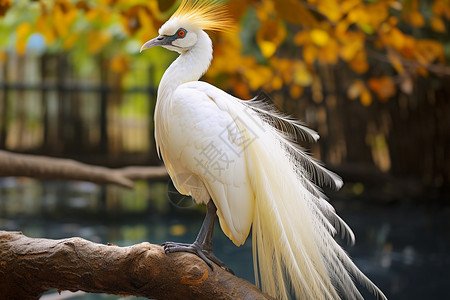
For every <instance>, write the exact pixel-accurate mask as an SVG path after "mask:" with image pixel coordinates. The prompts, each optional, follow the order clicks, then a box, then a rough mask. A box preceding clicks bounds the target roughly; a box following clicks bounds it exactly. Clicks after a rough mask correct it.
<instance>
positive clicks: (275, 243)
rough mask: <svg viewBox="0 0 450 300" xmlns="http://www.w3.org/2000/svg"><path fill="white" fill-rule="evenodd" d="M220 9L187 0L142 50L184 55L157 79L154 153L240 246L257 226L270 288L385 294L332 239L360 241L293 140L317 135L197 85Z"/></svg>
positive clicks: (326, 179)
mask: <svg viewBox="0 0 450 300" xmlns="http://www.w3.org/2000/svg"><path fill="white" fill-rule="evenodd" d="M221 9H222V6H221V5H220V4H218V3H217V2H216V1H183V2H182V4H181V7H180V9H179V10H178V11H177V12H176V13H175V14H174V16H173V17H172V18H171V19H170V20H169V21H168V22H167V23H165V24H164V25H163V26H162V27H161V29H160V32H159V33H160V36H159V37H158V38H156V39H154V40H151V41H149V42H147V43H146V44H144V46H143V47H142V49H141V50H143V49H147V48H150V47H153V46H156V45H161V46H163V47H165V48H168V49H170V50H174V51H177V52H179V53H180V56H179V57H178V58H177V60H175V61H174V62H173V63H172V65H171V66H170V67H169V68H168V69H167V71H166V72H165V74H164V76H163V78H162V80H161V83H160V86H159V89H158V98H157V104H156V108H155V138H156V142H157V147H158V153H159V154H160V155H161V157H162V159H163V160H164V163H165V165H166V167H167V170H168V172H169V175H170V177H171V178H172V180H173V182H174V185H175V187H176V188H177V190H178V191H179V192H180V193H182V194H185V195H191V196H193V198H194V199H195V200H196V201H197V202H198V203H205V204H207V203H208V202H209V201H210V199H211V200H212V201H213V203H214V204H215V206H216V207H217V215H218V217H219V222H220V225H221V228H222V230H223V232H224V233H225V234H226V235H227V236H228V237H229V238H230V239H231V240H232V241H233V242H234V243H235V244H236V245H237V246H239V245H242V244H243V243H244V242H245V240H246V238H247V236H248V235H249V232H250V228H251V227H252V228H253V229H252V232H253V237H252V241H253V254H254V255H253V256H254V266H255V277H256V282H257V283H258V284H261V286H262V289H263V290H264V291H265V292H267V293H268V294H270V295H272V296H274V297H276V298H278V299H290V298H291V297H293V298H297V299H339V298H340V297H342V298H345V299H361V298H362V297H361V295H360V293H359V292H358V290H357V289H356V287H355V285H354V283H353V279H354V280H356V281H357V282H359V283H361V284H362V285H363V286H365V287H366V288H368V289H369V290H371V291H372V292H373V293H375V294H376V295H377V296H379V297H380V298H383V299H385V296H384V295H383V293H382V292H381V291H380V290H379V289H378V288H377V287H376V286H375V285H374V284H373V283H372V282H371V281H370V280H369V279H367V277H365V275H364V274H363V273H362V272H361V271H360V270H359V269H358V268H357V267H356V266H355V265H354V263H353V262H352V261H351V260H350V258H349V257H348V256H347V254H346V253H345V252H344V250H342V248H341V247H340V246H339V245H338V244H337V243H336V241H335V240H334V238H333V236H334V235H335V234H336V233H338V232H340V233H341V234H342V236H343V237H347V238H348V239H349V241H350V242H351V243H353V242H354V235H353V233H352V231H351V230H350V228H349V227H348V226H347V225H346V224H345V222H344V221H342V219H341V218H339V217H338V216H337V215H336V213H335V211H334V209H333V207H332V206H331V205H330V204H329V203H328V202H327V201H326V199H325V196H324V195H323V194H322V192H321V191H320V189H319V188H318V187H317V186H316V183H317V184H329V185H330V186H332V187H336V188H339V187H341V186H342V180H341V178H340V177H339V176H337V175H336V174H334V173H332V172H330V171H328V170H326V169H325V168H324V167H323V166H322V165H320V163H318V162H317V161H315V160H314V159H312V158H311V157H309V156H308V155H307V154H305V152H304V151H303V150H302V149H300V148H299V147H298V146H297V145H296V143H295V141H296V139H297V137H301V138H304V139H309V140H317V139H318V135H317V133H316V132H314V131H313V130H311V129H309V128H307V127H305V126H304V125H303V124H301V123H299V122H296V121H294V120H292V119H289V118H287V117H285V116H283V115H280V114H278V113H277V112H276V111H275V110H274V109H273V108H272V107H271V105H269V104H268V103H267V102H266V101H263V100H261V99H254V100H249V101H244V100H240V99H238V98H235V97H233V96H231V95H229V94H227V93H225V92H224V91H222V90H220V89H218V88H216V87H214V86H212V85H210V84H208V83H205V82H201V81H198V79H199V78H200V77H201V76H202V74H203V73H204V72H206V70H207V69H208V67H209V64H210V62H211V59H212V45H211V40H210V38H209V37H208V35H207V34H206V33H205V32H204V31H203V29H218V28H215V27H214V26H216V27H218V25H217V23H215V22H211V21H214V18H216V19H217V18H218V19H220V20H222V22H223V12H222V10H221ZM211 14H212V16H211ZM221 18H222V19H221ZM220 20H219V21H220ZM219 23H220V22H219ZM212 24H213V25H212ZM181 31H182V32H181ZM169 248H170V247H169ZM169 250H170V249H169ZM169 252H171V251H169Z"/></svg>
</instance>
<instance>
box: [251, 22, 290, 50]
mask: <svg viewBox="0 0 450 300" xmlns="http://www.w3.org/2000/svg"><path fill="white" fill-rule="evenodd" d="M285 38H286V28H284V25H283V23H281V22H279V21H278V20H276V19H272V18H270V19H267V20H266V21H264V22H263V24H262V25H261V27H260V29H259V30H258V33H257V34H256V42H257V43H258V46H259V48H260V49H261V52H262V54H263V55H264V56H265V57H271V56H272V55H273V54H274V53H275V51H276V50H277V47H278V46H279V45H280V44H281V42H283V41H284V39H285Z"/></svg>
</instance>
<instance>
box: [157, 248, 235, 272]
mask: <svg viewBox="0 0 450 300" xmlns="http://www.w3.org/2000/svg"><path fill="white" fill-rule="evenodd" d="M161 246H163V247H164V252H165V253H174V252H189V253H193V254H195V255H197V256H198V257H200V258H201V259H202V260H203V261H204V262H205V263H206V264H207V265H208V266H209V267H210V268H211V270H214V267H213V264H212V262H214V263H216V264H217V265H218V266H219V267H221V268H222V269H224V270H225V271H227V272H230V273H231V274H233V275H234V272H233V270H231V269H230V268H228V267H227V266H226V265H225V263H224V262H222V261H221V260H220V259H218V258H217V257H216V256H215V255H214V253H213V252H212V251H210V250H205V249H204V248H203V246H202V245H200V244H199V243H197V242H194V243H193V244H184V243H175V242H165V243H163V244H162V245H161Z"/></svg>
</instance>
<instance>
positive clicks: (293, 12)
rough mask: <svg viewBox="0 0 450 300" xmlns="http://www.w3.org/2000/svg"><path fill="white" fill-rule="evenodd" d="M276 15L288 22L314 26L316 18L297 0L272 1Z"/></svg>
mask: <svg viewBox="0 0 450 300" xmlns="http://www.w3.org/2000/svg"><path fill="white" fill-rule="evenodd" d="M271 2H272V1H271ZM273 4H274V6H275V9H276V12H277V15H278V16H279V17H280V18H282V19H283V20H286V21H288V22H290V23H293V24H297V25H304V26H315V25H316V24H317V20H316V18H315V17H314V16H313V14H311V12H310V11H309V10H308V9H307V8H306V7H305V6H304V5H303V4H302V3H301V1H298V0H282V1H273Z"/></svg>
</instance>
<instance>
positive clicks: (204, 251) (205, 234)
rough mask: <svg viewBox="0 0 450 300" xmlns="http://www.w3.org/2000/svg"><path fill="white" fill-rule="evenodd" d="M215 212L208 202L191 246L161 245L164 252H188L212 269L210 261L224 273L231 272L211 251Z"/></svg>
mask: <svg viewBox="0 0 450 300" xmlns="http://www.w3.org/2000/svg"><path fill="white" fill-rule="evenodd" d="M216 211H217V208H216V206H215V205H214V202H212V200H210V201H209V202H208V204H207V205H206V216H205V219H204V220H203V224H202V227H201V228H200V231H199V233H198V235H197V238H196V239H195V241H194V243H192V244H183V243H174V242H166V243H164V244H162V246H164V252H166V253H172V252H190V253H193V254H196V255H197V256H198V257H200V258H201V259H203V261H204V262H205V263H206V264H207V265H208V266H209V267H210V268H211V269H213V264H212V262H211V261H213V262H215V263H216V264H217V265H219V266H220V267H221V268H223V269H225V270H226V271H229V272H231V273H233V271H231V269H229V268H228V267H227V266H226V265H225V264H224V263H223V262H222V261H220V260H219V259H218V258H217V257H216V256H215V255H214V253H213V251H212V237H213V233H214V221H215V219H216Z"/></svg>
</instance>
